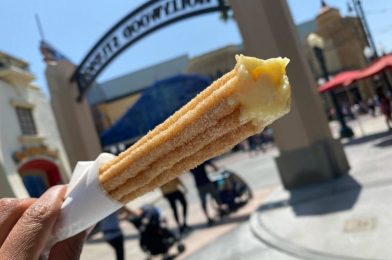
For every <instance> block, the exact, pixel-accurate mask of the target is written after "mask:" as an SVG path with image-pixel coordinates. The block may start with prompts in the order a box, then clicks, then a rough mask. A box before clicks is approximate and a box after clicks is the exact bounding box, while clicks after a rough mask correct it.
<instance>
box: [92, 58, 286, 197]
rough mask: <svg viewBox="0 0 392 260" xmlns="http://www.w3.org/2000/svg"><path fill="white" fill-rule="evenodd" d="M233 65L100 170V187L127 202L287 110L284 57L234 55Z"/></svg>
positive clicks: (235, 142)
mask: <svg viewBox="0 0 392 260" xmlns="http://www.w3.org/2000/svg"><path fill="white" fill-rule="evenodd" d="M236 58H237V65H236V67H235V68H234V69H233V70H232V71H231V72H229V73H227V74H225V75H224V76H223V77H221V78H220V79H218V80H216V81H215V82H214V83H212V84H211V86H209V87H208V88H206V89H205V90H204V91H202V92H201V93H200V94H199V95H197V96H196V97H195V98H194V99H193V100H191V101H190V102H189V103H188V104H186V105H185V106H184V107H182V108H181V109H180V110H178V111H177V112H176V113H175V114H173V115H172V116H171V117H169V118H168V119H167V120H166V121H165V122H163V123H162V124H160V125H159V126H157V127H156V128H155V129H154V130H152V131H150V132H149V133H148V134H147V135H145V136H144V137H143V138H142V139H140V140H139V141H138V142H137V143H135V144H134V145H133V146H132V147H130V148H128V149H127V150H126V151H124V152H123V153H121V154H120V155H119V156H118V157H116V158H115V159H113V160H112V161H110V162H109V163H107V164H105V165H103V166H102V167H101V168H100V174H99V180H100V183H101V185H102V187H103V189H104V190H105V191H106V192H107V193H108V194H109V195H110V196H111V197H112V198H114V199H116V200H118V201H121V202H123V203H126V202H128V201H129V200H132V199H134V198H136V197H138V196H140V195H142V194H144V193H146V192H148V191H151V190H153V189H155V188H157V187H159V186H161V185H163V184H165V183H167V182H169V181H170V180H172V179H174V178H176V177H178V176H179V175H180V174H181V173H183V172H184V171H187V170H189V169H192V168H194V167H196V166H197V165H199V164H200V163H202V162H203V161H205V160H207V159H209V158H212V157H215V156H217V155H219V154H221V153H223V152H226V151H228V150H230V149H231V148H232V147H233V146H234V145H236V144H237V143H239V142H241V141H242V140H244V139H245V138H247V137H249V136H251V135H253V134H256V133H258V132H260V131H262V129H263V128H264V127H265V126H266V125H268V124H271V123H272V122H273V121H274V120H276V119H277V118H279V117H281V116H283V115H284V114H285V113H287V112H288V111H289V106H290V86H289V83H288V79H287V77H286V75H285V67H286V65H287V63H288V59H284V58H276V59H270V60H265V61H264V60H260V59H256V58H251V57H245V56H242V55H241V56H237V57H236Z"/></svg>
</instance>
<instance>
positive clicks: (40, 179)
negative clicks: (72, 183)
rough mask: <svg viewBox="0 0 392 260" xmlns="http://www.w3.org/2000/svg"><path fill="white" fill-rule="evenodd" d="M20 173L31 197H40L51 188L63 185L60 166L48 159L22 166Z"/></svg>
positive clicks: (37, 160) (31, 161)
mask: <svg viewBox="0 0 392 260" xmlns="http://www.w3.org/2000/svg"><path fill="white" fill-rule="evenodd" d="M18 172H19V174H20V176H21V177H22V180H23V183H24V185H25V187H26V190H27V191H28V193H29V195H30V196H31V197H35V198H37V197H39V196H40V195H41V194H42V193H44V192H45V191H46V190H47V189H48V188H49V187H51V186H53V185H57V184H61V183H62V179H61V175H60V170H59V168H58V166H57V165H56V164H55V163H54V162H52V161H50V160H47V159H43V158H39V159H33V160H30V161H28V162H26V163H24V164H22V165H21V166H20V167H19V169H18Z"/></svg>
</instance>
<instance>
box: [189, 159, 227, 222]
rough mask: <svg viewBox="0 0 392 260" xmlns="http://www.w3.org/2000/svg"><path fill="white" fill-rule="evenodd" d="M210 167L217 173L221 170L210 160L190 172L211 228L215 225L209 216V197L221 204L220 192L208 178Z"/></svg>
mask: <svg viewBox="0 0 392 260" xmlns="http://www.w3.org/2000/svg"><path fill="white" fill-rule="evenodd" d="M208 165H209V166H211V167H212V168H213V169H214V170H215V171H218V170H219V168H218V167H217V166H216V165H215V164H214V163H212V162H211V161H210V160H208V161H205V162H204V163H202V164H200V165H199V166H197V167H196V168H194V169H192V170H190V171H191V173H192V175H193V178H194V180H195V184H196V188H197V191H198V193H199V198H200V202H201V207H202V209H203V212H204V215H205V216H206V218H207V221H208V222H207V223H208V225H209V226H211V225H213V224H214V220H213V218H211V217H210V215H209V214H208V209H207V195H208V194H210V196H211V197H212V198H214V200H215V202H216V203H218V204H220V199H219V196H218V192H217V190H216V188H215V186H214V184H213V183H212V182H211V181H210V179H209V178H208V176H207V169H206V167H207V166H208Z"/></svg>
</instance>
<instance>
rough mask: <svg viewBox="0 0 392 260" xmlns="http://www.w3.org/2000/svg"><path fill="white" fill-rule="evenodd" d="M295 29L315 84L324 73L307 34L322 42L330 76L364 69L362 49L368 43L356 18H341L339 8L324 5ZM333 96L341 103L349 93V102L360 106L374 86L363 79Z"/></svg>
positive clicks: (365, 60)
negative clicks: (311, 34)
mask: <svg viewBox="0 0 392 260" xmlns="http://www.w3.org/2000/svg"><path fill="white" fill-rule="evenodd" d="M298 28H299V30H298V31H299V35H300V37H302V38H301V40H302V43H303V48H304V51H305V55H306V58H307V60H308V63H309V64H310V67H311V70H312V73H313V75H314V77H315V79H316V82H317V80H319V79H320V78H322V76H323V74H322V72H321V68H320V65H319V62H318V60H317V58H316V56H315V54H314V51H313V50H312V48H311V47H310V46H309V45H308V44H307V42H306V38H307V36H308V35H309V34H310V33H316V34H317V35H319V36H321V37H322V38H323V40H324V49H323V50H324V56H325V62H326V67H327V70H328V72H329V74H330V76H331V77H333V76H334V75H335V74H337V73H339V72H342V71H347V70H356V69H360V68H364V67H366V66H367V64H368V60H367V58H366V57H365V55H364V49H365V47H366V46H368V45H369V43H368V40H367V37H366V34H365V32H364V30H363V27H362V24H361V21H360V19H359V18H358V17H355V16H346V17H343V16H342V15H341V14H340V11H339V10H338V9H336V8H333V7H330V6H323V7H322V8H321V9H320V12H319V13H318V15H317V16H316V18H315V20H313V21H308V22H306V23H303V24H302V25H299V26H298ZM319 82H320V81H319ZM321 82H322V81H321ZM336 93H337V94H338V98H339V101H340V102H341V103H343V104H348V103H349V102H350V100H349V97H348V96H347V93H349V94H350V97H351V102H354V103H359V102H361V101H366V100H367V99H368V98H370V97H372V96H373V95H374V85H373V83H372V81H371V80H363V81H360V82H358V83H356V84H353V85H351V86H349V87H348V88H347V89H337V90H336Z"/></svg>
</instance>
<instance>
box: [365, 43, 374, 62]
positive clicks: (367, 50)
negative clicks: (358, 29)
mask: <svg viewBox="0 0 392 260" xmlns="http://www.w3.org/2000/svg"><path fill="white" fill-rule="evenodd" d="M374 54H375V53H374V50H373V49H372V48H370V47H369V46H365V48H364V49H363V55H365V57H366V59H367V60H368V61H371V60H373V58H374Z"/></svg>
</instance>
